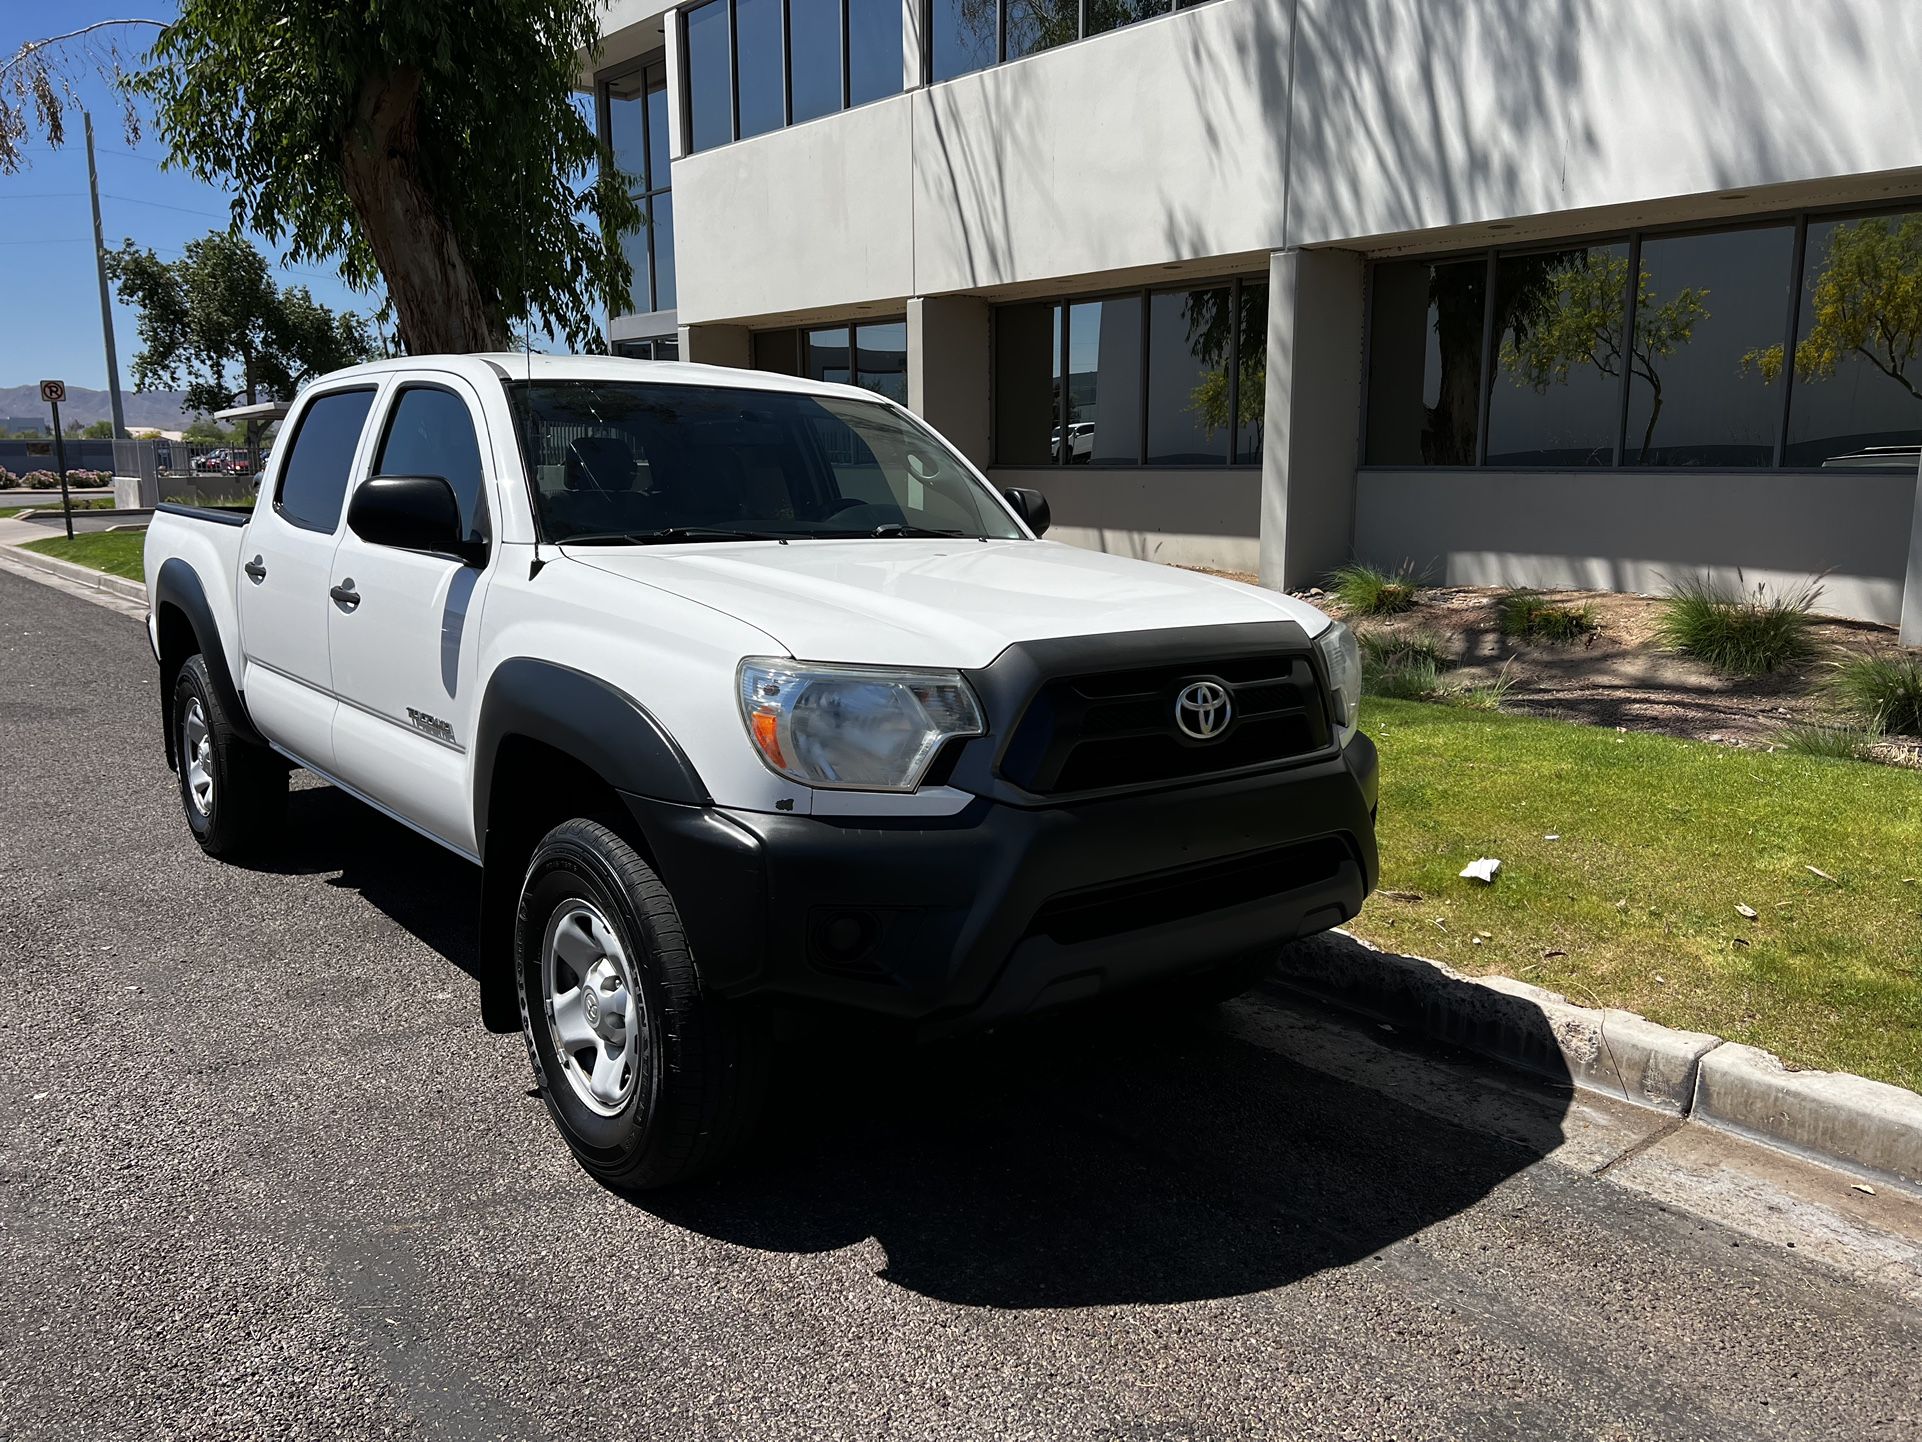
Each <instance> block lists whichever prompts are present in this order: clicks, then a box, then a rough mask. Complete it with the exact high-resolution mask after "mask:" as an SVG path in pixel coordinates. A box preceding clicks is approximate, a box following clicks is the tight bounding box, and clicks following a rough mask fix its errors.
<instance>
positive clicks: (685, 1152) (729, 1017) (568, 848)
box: [514, 820, 768, 1190]
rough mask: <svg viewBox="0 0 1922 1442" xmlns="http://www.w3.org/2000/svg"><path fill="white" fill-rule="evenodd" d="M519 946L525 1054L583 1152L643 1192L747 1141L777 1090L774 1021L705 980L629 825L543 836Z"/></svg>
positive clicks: (518, 929)
mask: <svg viewBox="0 0 1922 1442" xmlns="http://www.w3.org/2000/svg"><path fill="white" fill-rule="evenodd" d="M514 945H515V976H516V980H517V982H518V984H519V985H518V989H519V995H520V1008H521V1027H522V1032H523V1035H524V1036H525V1039H526V1042H527V1053H528V1059H529V1061H530V1062H531V1063H532V1065H533V1068H534V1074H535V1076H536V1078H537V1079H538V1080H539V1082H540V1087H541V1096H542V1099H543V1100H544V1101H545V1102H546V1104H547V1110H548V1113H549V1115H551V1116H552V1117H553V1119H554V1123H555V1125H556V1126H557V1127H559V1128H560V1131H561V1135H562V1136H563V1137H564V1138H566V1140H567V1144H568V1146H569V1147H571V1148H572V1149H573V1151H574V1154H575V1156H576V1157H577V1158H578V1159H579V1160H580V1162H581V1165H582V1166H584V1167H585V1168H586V1169H587V1170H588V1171H589V1172H591V1173H593V1174H594V1175H595V1176H596V1177H598V1178H600V1179H601V1180H602V1181H604V1182H606V1183H608V1184H609V1185H610V1186H614V1187H620V1188H625V1189H631V1190H643V1189H646V1188H650V1187H661V1186H667V1185H670V1184H672V1183H674V1182H679V1181H685V1180H687V1179H688V1178H690V1177H693V1176H696V1175H698V1174H700V1173H702V1172H704V1171H708V1170H711V1169H712V1168H714V1167H716V1166H718V1165H719V1164H720V1163H721V1162H723V1161H724V1160H725V1159H726V1158H727V1157H728V1156H729V1155H730V1154H731V1153H732V1152H733V1151H734V1150H735V1149H736V1148H737V1147H738V1146H739V1145H740V1143H741V1142H742V1141H743V1140H744V1139H745V1137H746V1136H747V1134H748V1132H749V1131H750V1129H751V1127H752V1124H753V1121H754V1119H755V1117H756V1115H757V1114H758V1112H759V1107H760V1102H761V1098H762V1094H763V1091H764V1089H765V1079H766V1068H767V1054H768V1037H767V1031H766V1026H765V1019H764V1017H763V1016H762V1015H761V1013H760V1011H759V1010H758V1009H756V1008H752V1007H749V1006H744V1005H742V1004H739V1003H729V1002H727V1001H725V1000H723V999H721V998H718V997H714V996H711V995H709V994H707V993H705V992H704V991H703V990H702V987H701V979H700V974H699V971H698V970H697V968H696V967H695V964H694V957H693V954H692V952H691V951H690V950H689V948H688V943H687V936H686V933H685V932H684V931H683V929H682V926H681V919H680V914H679V913H678V912H677V911H676V910H675V907H674V900H673V898H672V897H671V896H670V895H669V894H668V891H667V888H666V887H665V886H663V885H662V884H661V880H660V877H659V876H657V875H656V874H655V872H654V870H653V868H652V867H650V866H649V865H648V864H647V862H646V861H645V860H644V859H643V858H642V857H641V856H640V854H639V853H638V852H637V851H636V850H635V849H634V848H633V846H632V845H630V844H629V843H628V841H627V840H626V839H625V838H624V837H622V836H621V835H620V834H619V833H618V832H616V831H614V830H613V829H611V828H609V827H607V826H604V825H602V824H600V823H599V822H595V821H586V820H575V821H568V822H565V823H563V824H562V825H560V826H557V827H555V828H554V829H553V830H552V831H550V832H549V833H548V834H547V835H546V836H545V837H543V838H542V840H541V842H540V844H539V845H538V846H536V847H535V848H534V854H533V857H532V858H531V859H530V860H529V862H528V866H527V875H526V880H525V882H524V884H523V886H522V888H521V900H520V909H519V914H518V916H517V918H516V922H515V937H514Z"/></svg>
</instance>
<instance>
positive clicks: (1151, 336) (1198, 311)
mask: <svg viewBox="0 0 1922 1442" xmlns="http://www.w3.org/2000/svg"><path fill="white" fill-rule="evenodd" d="M1232 296H1233V292H1232V291H1231V290H1229V288H1228V287H1227V286H1218V287H1215V288H1213V289H1210V290H1170V291H1162V292H1160V293H1158V294H1156V295H1152V296H1150V297H1149V298H1148V464H1149V465H1151V466H1192V465H1206V464H1208V463H1209V462H1211V461H1212V462H1216V463H1220V462H1224V461H1226V460H1227V459H1228V434H1227V432H1228V373H1229V367H1230V364H1231V361H1230V356H1231V354H1232V352H1233V349H1234V333H1233V327H1234V317H1233V316H1232V315H1230V314H1229V303H1230V300H1231V298H1232Z"/></svg>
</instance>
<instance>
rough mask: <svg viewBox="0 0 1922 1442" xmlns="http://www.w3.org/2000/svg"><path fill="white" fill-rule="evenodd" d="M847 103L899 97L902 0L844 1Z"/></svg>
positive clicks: (856, 103) (862, 103)
mask: <svg viewBox="0 0 1922 1442" xmlns="http://www.w3.org/2000/svg"><path fill="white" fill-rule="evenodd" d="M847 6H848V103H849V104H850V105H865V104H866V103H867V102H868V101H870V100H879V99H881V97H882V96H884V95H899V94H900V93H901V0H847Z"/></svg>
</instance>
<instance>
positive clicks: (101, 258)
mask: <svg viewBox="0 0 1922 1442" xmlns="http://www.w3.org/2000/svg"><path fill="white" fill-rule="evenodd" d="M80 115H81V118H82V119H83V120H85V121H86V123H87V193H88V194H89V195H90V196H92V197H93V268H94V273H95V274H96V275H98V276H99V278H100V334H101V337H102V338H103V339H104V340H105V341H106V343H107V399H108V401H109V403H110V404H111V405H112V406H113V438H114V439H115V440H117V441H121V440H125V439H126V438H127V417H126V413H125V412H124V411H123V410H122V409H121V405H120V357H119V356H118V355H116V354H115V353H114V347H113V305H112V303H111V302H110V301H109V300H108V299H107V245H106V242H105V241H104V240H103V239H101V235H100V175H99V172H98V171H96V170H95V169H94V164H93V112H92V111H89V110H83V111H81V112H80Z"/></svg>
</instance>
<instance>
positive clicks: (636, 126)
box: [607, 70, 647, 191]
mask: <svg viewBox="0 0 1922 1442" xmlns="http://www.w3.org/2000/svg"><path fill="white" fill-rule="evenodd" d="M641 89H642V87H641V73H640V72H639V71H638V70H636V71H633V72H631V73H630V74H627V75H619V76H616V77H615V78H614V79H612V80H610V81H608V82H607V145H608V149H610V150H611V151H613V152H614V166H615V168H616V169H617V170H619V171H620V172H621V173H622V174H623V175H625V176H626V177H627V185H628V189H629V190H630V191H640V190H645V189H646V188H647V114H646V107H645V106H644V104H643V103H642V99H641Z"/></svg>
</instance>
